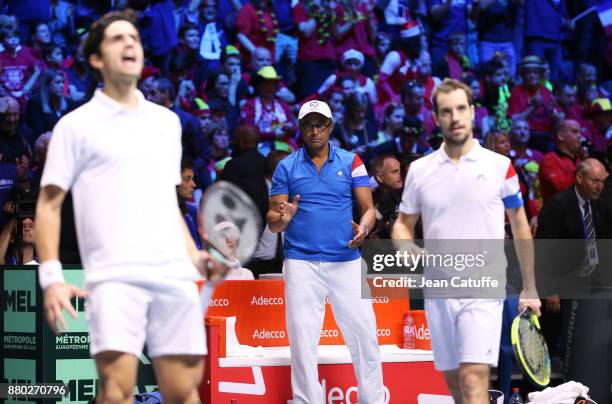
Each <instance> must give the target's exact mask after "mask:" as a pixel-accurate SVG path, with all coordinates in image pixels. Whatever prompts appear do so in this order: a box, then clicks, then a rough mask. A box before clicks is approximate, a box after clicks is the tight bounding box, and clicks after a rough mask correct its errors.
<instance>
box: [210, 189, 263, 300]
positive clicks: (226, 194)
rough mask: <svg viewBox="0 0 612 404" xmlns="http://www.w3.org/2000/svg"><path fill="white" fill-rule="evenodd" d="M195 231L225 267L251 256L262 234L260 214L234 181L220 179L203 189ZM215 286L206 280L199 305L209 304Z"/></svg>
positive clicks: (242, 262) (235, 264) (236, 264)
mask: <svg viewBox="0 0 612 404" xmlns="http://www.w3.org/2000/svg"><path fill="white" fill-rule="evenodd" d="M198 219H199V223H198V232H199V233H200V237H201V239H202V245H203V246H204V248H205V249H206V250H207V251H208V252H209V253H210V254H211V255H212V256H213V257H214V258H215V259H216V260H217V261H219V262H221V263H222V264H223V265H225V266H226V267H228V268H230V269H231V268H237V267H240V266H241V265H242V264H245V263H246V262H248V261H249V260H250V259H251V256H252V255H253V253H254V252H255V248H256V247H257V243H258V242H259V236H260V234H261V225H262V224H261V216H260V213H259V210H258V209H257V206H256V205H255V203H254V202H253V200H252V199H251V198H250V197H249V195H247V193H246V192H244V191H243V190H242V189H240V188H238V187H237V186H236V185H234V184H232V183H229V182H226V181H219V182H216V183H215V184H213V185H211V186H210V187H208V188H207V189H206V192H205V193H204V196H203V197H202V200H201V202H200V213H199V218H198ZM213 291H214V287H213V286H212V284H211V282H206V285H205V286H204V288H203V289H202V293H201V302H202V307H204V309H206V308H207V307H208V301H209V300H210V298H211V296H212V293H213Z"/></svg>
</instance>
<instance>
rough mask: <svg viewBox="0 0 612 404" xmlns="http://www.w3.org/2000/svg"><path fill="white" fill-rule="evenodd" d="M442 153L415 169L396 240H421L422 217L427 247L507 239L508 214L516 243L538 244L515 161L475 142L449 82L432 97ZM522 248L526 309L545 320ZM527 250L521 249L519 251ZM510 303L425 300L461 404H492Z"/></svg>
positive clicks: (468, 110)
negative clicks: (493, 369)
mask: <svg viewBox="0 0 612 404" xmlns="http://www.w3.org/2000/svg"><path fill="white" fill-rule="evenodd" d="M432 99H433V105H434V119H435V121H436V123H437V125H438V126H439V127H440V129H441V131H442V136H443V138H444V143H443V145H442V146H441V147H440V148H439V149H438V150H437V151H435V152H434V153H431V154H429V155H427V156H425V157H423V158H420V159H419V160H416V161H415V162H413V163H412V164H411V165H410V169H409V170H408V175H407V176H406V185H405V187H404V193H403V195H402V202H401V204H400V207H399V212H400V213H399V216H398V218H397V221H396V222H395V225H394V226H393V233H392V236H393V238H394V239H400V240H414V226H415V224H416V222H417V220H418V218H419V216H422V220H423V235H424V238H425V239H443V240H453V239H474V240H478V239H500V240H501V239H503V238H504V212H505V213H506V214H507V215H508V218H509V220H510V225H511V227H512V234H513V235H514V238H515V239H518V240H525V239H531V232H530V230H529V224H528V223H527V217H526V216H525V211H524V209H523V201H522V198H521V193H520V189H519V184H518V177H517V175H516V172H515V171H514V168H513V166H512V163H511V161H510V160H509V159H508V158H507V157H504V156H502V155H499V154H496V153H493V152H491V151H489V150H487V149H484V148H482V147H481V146H480V144H479V143H478V141H477V140H474V139H473V136H472V127H473V122H474V104H473V102H472V91H471V89H470V88H469V87H468V86H466V85H465V84H463V83H461V82H459V81H457V80H451V79H446V80H444V82H443V83H442V84H440V85H439V86H438V87H437V88H436V90H435V91H434V93H433V96H432ZM525 244H526V243H521V242H519V243H517V253H518V257H519V261H520V264H521V270H522V274H523V291H522V292H521V299H520V302H519V308H520V309H522V308H523V307H526V306H529V307H531V308H532V309H533V310H534V312H536V313H538V314H539V308H540V300H539V299H538V298H537V297H538V296H537V292H536V290H535V280H534V275H533V251H531V254H530V252H529V251H528V250H529V249H528V248H523V246H524V245H525ZM519 247H520V248H519ZM502 309H503V300H497V299H488V300H485V299H450V298H449V299H427V298H426V299H425V311H426V313H427V322H428V324H429V328H430V330H431V343H432V348H433V351H434V361H435V365H436V368H437V369H438V370H440V371H442V372H443V373H444V377H445V379H446V383H447V385H448V387H449V389H450V391H451V393H452V395H453V398H454V399H455V402H456V403H459V404H486V403H488V402H489V400H488V385H489V366H496V365H497V358H498V355H499V341H500V336H501V324H502Z"/></svg>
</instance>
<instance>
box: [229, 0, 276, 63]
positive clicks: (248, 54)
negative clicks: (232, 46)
mask: <svg viewBox="0 0 612 404" xmlns="http://www.w3.org/2000/svg"><path fill="white" fill-rule="evenodd" d="M273 10H274V8H273V0H253V1H252V2H249V3H247V4H245V5H244V6H243V7H242V8H241V9H240V12H239V13H238V18H237V19H236V37H237V39H238V42H239V44H240V50H241V55H242V60H244V61H245V62H247V63H248V62H249V61H250V60H251V59H252V56H253V54H254V53H255V49H257V47H262V48H266V49H268V50H269V51H270V53H271V54H272V60H275V58H274V52H276V36H277V35H278V33H279V32H280V30H279V28H278V20H277V19H276V16H275V14H274V11H273Z"/></svg>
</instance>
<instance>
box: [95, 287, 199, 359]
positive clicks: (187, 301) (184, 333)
mask: <svg viewBox="0 0 612 404" xmlns="http://www.w3.org/2000/svg"><path fill="white" fill-rule="evenodd" d="M86 314H87V320H88V322H89V335H90V337H91V342H90V353H91V355H92V356H94V355H96V354H98V353H100V352H104V351H118V352H126V353H129V354H132V355H134V356H136V357H140V354H141V353H142V350H143V347H144V344H145V342H146V343H147V351H148V354H149V356H150V357H158V356H166V355H198V356H200V355H202V356H203V355H206V335H205V333H204V314H203V311H202V307H201V303H200V298H199V294H198V289H197V286H196V284H195V283H194V282H193V281H189V280H177V279H168V278H159V279H147V280H144V281H142V282H101V283H99V284H97V285H95V286H94V287H93V289H92V290H90V292H89V295H88V297H87V301H86Z"/></svg>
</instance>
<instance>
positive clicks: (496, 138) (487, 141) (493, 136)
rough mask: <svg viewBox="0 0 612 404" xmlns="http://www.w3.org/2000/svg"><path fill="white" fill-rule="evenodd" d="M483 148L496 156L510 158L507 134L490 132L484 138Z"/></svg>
mask: <svg viewBox="0 0 612 404" xmlns="http://www.w3.org/2000/svg"><path fill="white" fill-rule="evenodd" d="M483 146H484V148H485V149H489V150H491V151H494V152H495V153H497V154H501V155H502V156H506V157H510V136H509V135H508V134H507V133H504V132H499V131H494V130H493V131H490V132H489V133H487V135H486V136H485V138H484V142H483Z"/></svg>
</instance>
